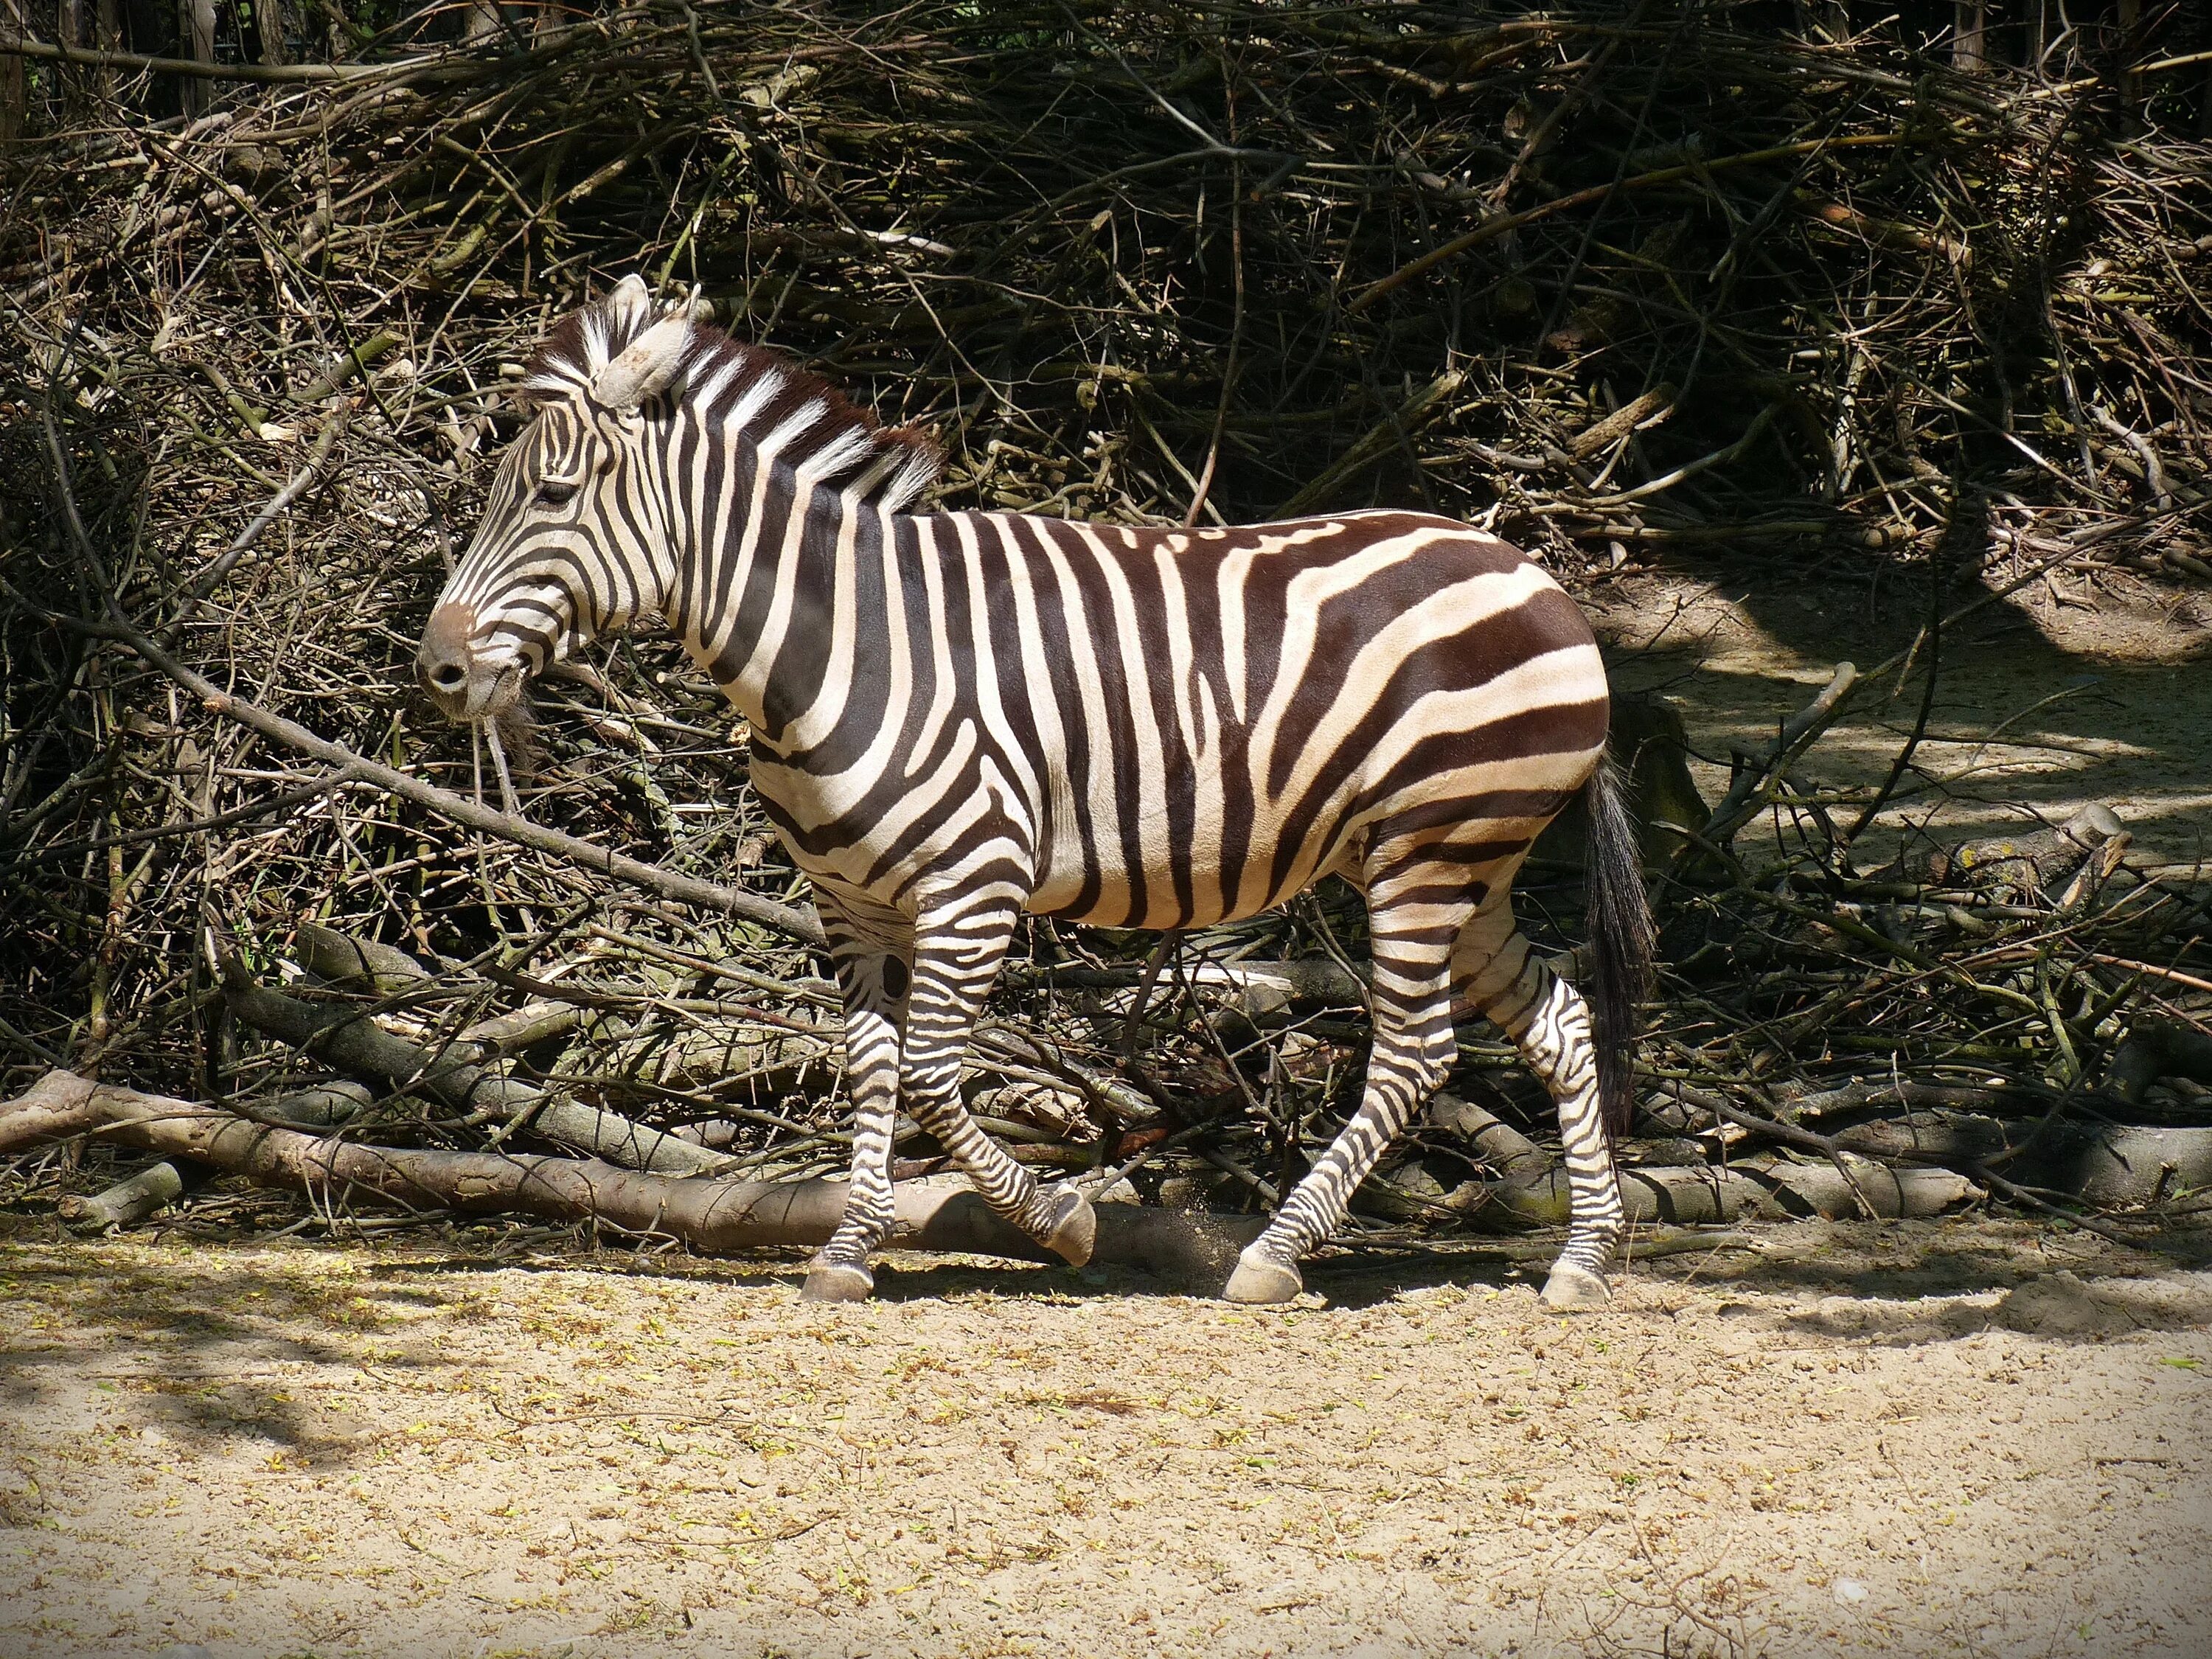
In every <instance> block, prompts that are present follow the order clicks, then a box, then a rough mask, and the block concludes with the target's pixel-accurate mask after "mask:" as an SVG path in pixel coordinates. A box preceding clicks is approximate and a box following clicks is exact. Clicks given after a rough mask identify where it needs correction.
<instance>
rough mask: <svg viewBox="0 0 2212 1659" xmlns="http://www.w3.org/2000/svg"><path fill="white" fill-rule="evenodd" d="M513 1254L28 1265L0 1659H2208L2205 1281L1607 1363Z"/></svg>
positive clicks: (1803, 1291) (24, 1258)
mask: <svg viewBox="0 0 2212 1659" xmlns="http://www.w3.org/2000/svg"><path fill="white" fill-rule="evenodd" d="M493 1237H495V1235H494V1234H490V1233H477V1234H473V1235H467V1236H464V1237H462V1238H461V1239H460V1240H459V1241H458V1242H447V1243H443V1244H433V1243H428V1242H426V1241H427V1236H424V1237H417V1238H416V1239H414V1240H413V1242H398V1243H384V1244H382V1245H371V1244H361V1243H356V1244H347V1245H308V1244H296V1243H295V1244H291V1245H283V1244H278V1245H267V1244H263V1245H258V1246H254V1247H251V1248H248V1247H243V1246H238V1247H229V1248H223V1247H215V1248H210V1246H209V1245H208V1244H207V1243H205V1242H204V1241H194V1242H192V1243H190V1244H187V1243H185V1241H183V1240H181V1239H175V1240H172V1241H169V1242H166V1243H165V1242H161V1241H160V1240H158V1239H156V1240H153V1241H151V1242H149V1241H148V1240H147V1239H146V1238H145V1237H144V1236H143V1235H142V1236H140V1237H137V1238H132V1239H116V1240H110V1241H107V1242H104V1243H94V1244H88V1245H72V1244H63V1243H47V1242H39V1241H37V1240H30V1239H21V1240H19V1242H17V1243H11V1244H8V1245H5V1246H0V1272H4V1274H5V1277H6V1290H5V1298H4V1304H0V1305H4V1306H5V1307H6V1308H7V1309H8V1310H9V1330H8V1333H7V1346H6V1349H5V1352H4V1356H0V1387H4V1389H5V1392H6V1413H7V1419H6V1420H7V1422H8V1425H9V1428H8V1433H7V1436H6V1451H5V1454H4V1458H3V1459H0V1522H4V1523H5V1527H6V1530H4V1531H0V1653H4V1654H6V1655H9V1656H31V1655H48V1654H53V1655H63V1654H88V1655H89V1654H102V1655H105V1654H128V1653H155V1652H159V1651H161V1650H163V1649H164V1648H165V1647H168V1646H170V1645H172V1644H197V1645H198V1646H200V1647H204V1649H205V1650H207V1651H208V1652H210V1653H211V1654H214V1655H216V1656H218V1659H231V1656H245V1655H264V1654H265V1655H300V1654H317V1655H335V1654H356V1653H359V1654H378V1655H395V1656H413V1655H424V1656H439V1655H456V1656H476V1659H488V1656H491V1655H494V1654H515V1655H520V1654H548V1655H552V1654H571V1655H577V1656H586V1655H605V1656H619V1655H629V1654H662V1653H669V1654H702V1655H710V1654H711V1655H737V1656H745V1659H750V1656H755V1655H763V1656H765V1655H769V1654H776V1655H783V1656H788V1659H811V1656H860V1655H871V1656H891V1655H908V1654H912V1655H929V1656H936V1655H1013V1654H1061V1653H1066V1654H1085V1655H1087V1654H1098V1655H1123V1654H1128V1655H1136V1654H1174V1655H1180V1654H1190V1655H1199V1654H1205V1655H1213V1654H1224V1655H1237V1656H1248V1655H1249V1656H1260V1655H1275V1656H1282V1659H1294V1656H1305V1655H1359V1656H1364V1659H1389V1656H1396V1655H1426V1654H1438V1655H1442V1654H1453V1655H1459V1654H1493V1653H1494V1654H1522V1655H1537V1654H1551V1653H1560V1654H1577V1655H1581V1654H1589V1655H1613V1654H1629V1653H1638V1654H1644V1653H1649V1654H1661V1653H1665V1654H1673V1655H1695V1654H1707V1653H1709V1654H1715V1655H1728V1656H1740V1655H1754V1654H1757V1655H1796V1654H1806V1655H1814V1654H1820V1655H1828V1654H1845V1653H1893V1654H1914V1655H1929V1654H1961V1655H1992V1656H2013V1655H2021V1656H2031V1655H2032V1656H2074V1655H2107V1654H2109V1655H2159V1656H2201V1655H2203V1654H2206V1653H2212V1571H2208V1563H2212V1423H2208V1419H2207V1412H2206V1407H2207V1406H2208V1403H2212V1390H2208V1387H2207V1380H2208V1370H2212V1331H2208V1328H2207V1321H2208V1319H2212V1273H2205V1272H2203V1271H2202V1270H2201V1268H2202V1264H2203V1262H2204V1261H2207V1260H2212V1242H2208V1243H2207V1244H2206V1245H2205V1246H2204V1247H2203V1248H2200V1249H2198V1251H2197V1255H2196V1257H2195V1258H2194V1265H2193V1266H2192V1264H2191V1262H2190V1261H2183V1262H2182V1263H2180V1264H2179V1265H2177V1263H2176V1262H2174V1261H2162V1262H2161V1261H2153V1260H2152V1259H2150V1258H2147V1257H2142V1256H2139V1255H2130V1254H2128V1253H2125V1252H2122V1251H2119V1250H2118V1249H2114V1248H2113V1247H2112V1246H2109V1245H2106V1244H2105V1243H2102V1242H2101V1241H2100V1240H2098V1239H2096V1238H2094V1237H2090V1236H2087V1235H2083V1234H2079V1233H2059V1232H2051V1231H2039V1230H2037V1229H2033V1228H2030V1227H2027V1226H2025V1225H2016V1224H2003V1223H1990V1222H1955V1221H1954V1222H1950V1223H1944V1224H1905V1225H1893V1226H1890V1227H1887V1228H1884V1229H1881V1230H1879V1231H1876V1230H1874V1229H1870V1228H1869V1229H1862V1228H1859V1227H1857V1226H1854V1225H1839V1224H1838V1225H1829V1224H1819V1223H1813V1224H1800V1225H1793V1226H1785V1227H1781V1228H1778V1229H1775V1230H1773V1231H1766V1232H1754V1233H1752V1234H1748V1235H1744V1234H1738V1235H1731V1236H1730V1237H1734V1238H1736V1239H1740V1240H1743V1241H1745V1242H1744V1243H1739V1244H1736V1245H1735V1246H1733V1247H1729V1248H1720V1249H1711V1250H1708V1249H1699V1250H1697V1251H1694V1252H1689V1253H1685V1254H1680V1255H1672V1256H1669V1257H1667V1258H1665V1259H1663V1260H1658V1261H1650V1262H1647V1263H1645V1264H1644V1265H1642V1266H1641V1267H1638V1269H1636V1270H1635V1271H1634V1272H1633V1273H1632V1275H1631V1276H1629V1277H1628V1278H1627V1279H1626V1280H1625V1282H1624V1285H1623V1290H1622V1296H1621V1299H1620V1304H1619V1305H1618V1306H1617V1307H1616V1308H1615V1309H1614V1310H1611V1311H1609V1312H1607V1313H1603V1314H1600V1315H1596V1316H1583V1317H1579V1318H1576V1319H1572V1320H1569V1319H1564V1318H1560V1317H1558V1316H1545V1315H1544V1314H1543V1313H1542V1312H1541V1311H1540V1310H1539V1309H1538V1307H1537V1305H1536V1302H1535V1297H1534V1292H1533V1289H1532V1286H1531V1285H1530V1283H1529V1281H1528V1279H1525V1278H1523V1277H1522V1270H1521V1268H1520V1267H1516V1266H1514V1265H1513V1264H1512V1263H1511V1262H1510V1260H1509V1259H1508V1258H1507V1257H1506V1256H1505V1255H1503V1254H1500V1253H1498V1252H1482V1251H1476V1252H1473V1253H1467V1254H1462V1255H1456V1256H1453V1257H1449V1258H1445V1257H1438V1256H1433V1255H1432V1256H1424V1257H1417V1258H1406V1259H1401V1261H1398V1262H1396V1263H1395V1265H1384V1266H1379V1267H1378V1266H1377V1265H1376V1264H1375V1263H1374V1262H1373V1261H1368V1262H1367V1263H1365V1265H1364V1266H1355V1267H1347V1266H1345V1265H1341V1264H1340V1265H1337V1266H1335V1267H1331V1266H1330V1265H1329V1264H1328V1263H1322V1264H1318V1266H1317V1267H1316V1272H1315V1273H1314V1274H1313V1278H1312V1282H1313V1283H1314V1285H1316V1289H1317V1291H1319V1293H1320V1294H1319V1297H1309V1298H1308V1299H1309V1300H1310V1301H1316V1300H1319V1301H1322V1305H1318V1306H1310V1307H1300V1308H1295V1309H1292V1310H1285V1311H1251V1310H1233V1309H1231V1308H1230V1307H1227V1306H1225V1305H1223V1304H1214V1303H1209V1302H1204V1301H1199V1300H1194V1299H1191V1298H1188V1297H1179V1296H1172V1295H1166V1294H1163V1293H1161V1292H1160V1291H1158V1288H1157V1287H1154V1286H1152V1285H1149V1284H1148V1283H1147V1282H1146V1281H1145V1280H1142V1279H1127V1280H1116V1279H1109V1278H1107V1277H1106V1276H1104V1275H1101V1274H1097V1273H1092V1274H1089V1275H1083V1274H1077V1273H1072V1272H1068V1271H1065V1270H1057V1269H1055V1270H1047V1269H1043V1268H1011V1267H996V1266H992V1265H989V1264H980V1263H954V1264H946V1263H943V1262H936V1263H931V1262H924V1261H916V1260H912V1259H908V1260H905V1261H902V1262H900V1263H899V1265H898V1267H896V1270H895V1271H893V1272H890V1273H887V1274H886V1275H885V1280H884V1283H885V1287H886V1289H885V1294H884V1297H883V1298H882V1299H880V1300H878V1302H876V1303H875V1304H871V1305H867V1306H863V1307H858V1308H828V1309H823V1308H814V1307H802V1306H800V1305H799V1304H798V1302H797V1301H796V1299H795V1294H796V1283H797V1276H796V1273H795V1272H794V1271H793V1268H792V1267H790V1266H788V1265H777V1264H762V1265H755V1266H751V1267H747V1266H742V1265H732V1264H716V1263H704V1262H695V1261H684V1260H682V1259H671V1258H661V1259H659V1260H658V1261H641V1259H639V1258H637V1257H635V1256H631V1255H623V1254H615V1253H606V1254H602V1255H585V1256H579V1255H555V1256H544V1257H533V1256H531V1255H528V1254H527V1253H523V1254H521V1255H516V1256H513V1257H511V1258H509V1259H507V1260H504V1261H502V1260H501V1259H499V1258H498V1257H497V1256H496V1255H493V1254H491V1253H489V1252H488V1251H487V1250H486V1249H485V1248H484V1243H485V1241H486V1240H487V1239H489V1238H493ZM187 1650H188V1651H189V1649H187Z"/></svg>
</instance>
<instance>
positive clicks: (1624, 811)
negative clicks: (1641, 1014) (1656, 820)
mask: <svg viewBox="0 0 2212 1659" xmlns="http://www.w3.org/2000/svg"><path fill="white" fill-rule="evenodd" d="M1583 806H1584V807H1585V808H1586V809H1587V810H1588V812H1589V855H1588V860H1587V864H1586V879H1587V881H1588V884H1589V887H1588V891H1589V906H1588V911H1587V915H1588V922H1587V926H1588V927H1589V963H1590V975H1589V1005H1590V1024H1591V1027H1592V1030H1591V1037H1592V1040H1593V1041H1594V1042H1595V1044H1596V1048H1597V1094H1598V1106H1599V1114H1600V1115H1601V1117H1602V1118H1603V1120H1604V1122H1605V1127H1606V1130H1607V1133H1609V1134H1612V1135H1613V1136H1616V1137H1618V1136H1620V1135H1624V1134H1626V1133H1628V1126H1629V1121H1630V1120H1631V1118H1632V1117H1633V1116H1634V1115H1635V1111H1636V1090H1635V1044H1636V1027H1637V1011H1638V1005H1639V1004H1640V1003H1642V1002H1643V1000H1644V998H1645V996H1646V995H1648V994H1650V986H1651V946H1652V932H1651V907H1650V902H1648V901H1647V900H1646V898H1645V897H1644V870H1643V860H1642V858H1641V855H1640V854H1639V852H1638V847H1637V839H1636V827H1635V825H1634V824H1633V823H1632V822H1631V821H1630V819H1629V816H1628V808H1627V805H1626V803H1625V802H1624V801H1623V800H1622V799H1621V787H1620V773H1619V772H1618V771H1617V770H1616V769H1615V768H1614V766H1613V760H1612V757H1609V756H1607V757H1601V759H1600V760H1599V762H1598V764H1597V770H1596V771H1595V772H1593V773H1591V774H1590V776H1589V782H1587V783H1585V784H1584V785H1583Z"/></svg>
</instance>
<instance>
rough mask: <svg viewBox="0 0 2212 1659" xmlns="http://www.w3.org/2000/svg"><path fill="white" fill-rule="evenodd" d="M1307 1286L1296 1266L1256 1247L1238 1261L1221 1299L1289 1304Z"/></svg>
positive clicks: (1251, 1248) (1223, 1288)
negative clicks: (1278, 1259)
mask: <svg viewBox="0 0 2212 1659" xmlns="http://www.w3.org/2000/svg"><path fill="white" fill-rule="evenodd" d="M1305 1287H1306V1282H1305V1280H1304V1279H1301V1278H1300V1277H1299V1276H1298V1270H1297V1268H1296V1267H1291V1266H1290V1265H1289V1264H1288V1263H1286V1262H1281V1261H1276V1260H1275V1259H1274V1258H1273V1257H1272V1256H1266V1255H1261V1254H1260V1251H1259V1247H1258V1246H1257V1245H1253V1246H1250V1247H1248V1248H1247V1249H1246V1250H1245V1251H1244V1253H1243V1255H1240V1256H1238V1257H1237V1271H1236V1272H1235V1273H1231V1274H1230V1275H1229V1283H1228V1284H1227V1285H1224V1286H1223V1287H1222V1291H1221V1296H1222V1299H1223V1300H1224V1301H1225V1302H1262V1303H1268V1302H1288V1301H1290V1300H1291V1298H1292V1297H1295V1296H1297V1293H1298V1292H1299V1291H1303V1290H1304V1289H1305Z"/></svg>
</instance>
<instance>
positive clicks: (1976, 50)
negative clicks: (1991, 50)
mask: <svg viewBox="0 0 2212 1659" xmlns="http://www.w3.org/2000/svg"><path fill="white" fill-rule="evenodd" d="M1957 15H1958V20H1959V21H1958V26H1957V27H1956V28H1955V29H1954V30H1953V32H1952V35H1951V67H1952V68H1953V69H1955V70H1963V71H1964V72H1965V73H1966V74H1968V75H1978V74H1980V73H1981V72H1982V70H1984V69H1987V68H1988V67H1989V61H1990V60H1989V56H1988V44H1987V35H1986V33H1985V26H1986V24H1987V22H1988V21H1989V8H1988V5H1987V3H1986V0H1958V13H1957Z"/></svg>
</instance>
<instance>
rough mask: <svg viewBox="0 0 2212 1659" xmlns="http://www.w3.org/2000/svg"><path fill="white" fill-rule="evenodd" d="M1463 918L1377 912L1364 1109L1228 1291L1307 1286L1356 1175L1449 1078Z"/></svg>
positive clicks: (1268, 1294)
mask: <svg viewBox="0 0 2212 1659" xmlns="http://www.w3.org/2000/svg"><path fill="white" fill-rule="evenodd" d="M1460 914H1461V915H1464V914H1465V913H1464V912H1463V911H1462V912H1461V913H1460ZM1457 922H1458V917H1456V916H1455V917H1453V918H1452V919H1451V925H1449V926H1448V927H1431V928H1428V929H1425V930H1421V931H1412V930H1408V929H1402V928H1398V929H1394V928H1391V927H1389V923H1388V919H1387V918H1386V917H1385V916H1384V915H1380V914H1376V915H1374V917H1373V924H1372V925H1373V927H1374V932H1375V982H1374V1008H1375V1040H1374V1044H1373V1047H1372V1048H1370V1050H1369V1051H1368V1056H1367V1082H1366V1088H1365V1091H1364V1095H1363V1097H1362V1098H1361V1100H1360V1103H1359V1110H1358V1112H1357V1113H1356V1114H1354V1115H1353V1116H1352V1121H1350V1122H1349V1123H1347V1124H1346V1125H1345V1126H1344V1131H1343V1133H1341V1134H1340V1135H1338V1136H1337V1138H1336V1139H1335V1140H1334V1141H1333V1142H1331V1143H1330V1145H1329V1149H1328V1151H1327V1152H1324V1153H1322V1157H1321V1160H1320V1162H1318V1163H1317V1164H1315V1165H1314V1166H1313V1169H1312V1170H1311V1171H1310V1173H1309V1174H1308V1175H1307V1176H1306V1178H1305V1179H1304V1181H1301V1182H1298V1184H1297V1189H1296V1190H1295V1191H1293V1192H1292V1193H1291V1195H1290V1197H1289V1198H1288V1199H1287V1200H1285V1202H1284V1204H1283V1206H1282V1207H1281V1208H1280V1209H1279V1210H1278V1211H1276V1212H1275V1218H1274V1219H1273V1221H1271V1222H1269V1223H1268V1224H1267V1231H1265V1232H1263V1233H1261V1235H1260V1237H1258V1238H1256V1239H1255V1240H1253V1241H1252V1243H1250V1244H1249V1245H1247V1246H1246V1247H1245V1249H1244V1251H1243V1255H1239V1256H1238V1257H1237V1271H1236V1272H1234V1273H1231V1275H1230V1276H1229V1283H1228V1285H1227V1286H1226V1287H1225V1289H1224V1290H1223V1291H1222V1295H1223V1296H1224V1297H1226V1298H1227V1299H1228V1300H1230V1301H1231V1302H1287V1301H1289V1300H1290V1299H1291V1297H1294V1296H1296V1295H1297V1293H1298V1292H1299V1291H1301V1290H1303V1289H1304V1288H1305V1280H1304V1278H1303V1277H1302V1276H1301V1275H1300V1274H1299V1272H1298V1260H1299V1258H1300V1257H1302V1256H1304V1255H1305V1254H1306V1252H1308V1251H1309V1250H1310V1249H1313V1248H1314V1247H1315V1246H1316V1245H1317V1244H1320V1243H1323V1242H1324V1241H1325V1240H1327V1239H1328V1237H1329V1236H1330V1235H1331V1234H1333V1233H1334V1232H1335V1231H1336V1230H1337V1228H1338V1227H1340V1225H1343V1222H1344V1217H1345V1212H1346V1209H1347V1208H1349V1207H1350V1206H1351V1203H1352V1194H1354V1193H1356V1192H1358V1190H1359V1183H1360V1182H1363V1181H1364V1180H1366V1179H1367V1177H1368V1176H1369V1175H1370V1173H1371V1172H1372V1171H1373V1170H1374V1168H1375V1164H1376V1160H1377V1159H1379V1158H1381V1157H1382V1156H1383V1152H1384V1151H1385V1150H1387V1149H1388V1148H1389V1145H1390V1143H1391V1142H1392V1141H1394V1140H1395V1139H1397V1138H1398V1137H1399V1136H1400V1135H1401V1134H1402V1133H1404V1132H1405V1128H1406V1126H1407V1123H1409V1122H1411V1121H1413V1114H1414V1113H1415V1112H1417V1111H1419V1109H1420V1108H1421V1104H1422V1103H1423V1102H1424V1101H1425V1100H1427V1099H1428V1097H1429V1096H1430V1095H1431V1094H1432V1093H1433V1092H1435V1091H1436V1089H1437V1086H1438V1085H1440V1084H1442V1083H1443V1079H1444V1076H1445V1074H1446V1073H1448V1072H1449V1070H1450V1068H1451V1063H1452V1060H1453V1057H1454V1055H1455V1053H1456V1052H1457V1046H1458V1045H1457V1043H1456V1042H1455V1038H1454V1036H1453V1027H1452V999H1451V967H1450V960H1451V945H1452V940H1453V938H1454V936H1455V934H1456V933H1457V931H1458V927H1457Z"/></svg>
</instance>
